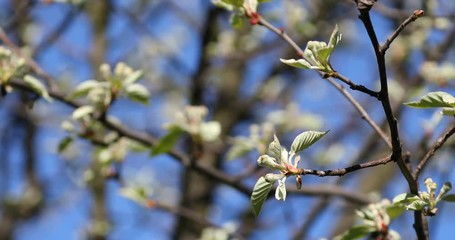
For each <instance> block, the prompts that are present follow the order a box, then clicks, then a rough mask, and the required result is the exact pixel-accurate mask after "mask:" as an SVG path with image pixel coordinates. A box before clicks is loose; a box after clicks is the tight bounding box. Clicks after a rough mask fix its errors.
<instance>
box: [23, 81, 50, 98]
mask: <svg viewBox="0 0 455 240" xmlns="http://www.w3.org/2000/svg"><path fill="white" fill-rule="evenodd" d="M24 82H25V83H26V84H27V85H28V86H29V87H30V88H32V90H33V91H34V92H36V93H37V94H38V95H40V96H41V97H43V98H44V99H46V101H48V102H52V98H51V97H50V96H49V93H48V92H47V89H46V87H45V86H44V84H43V83H41V82H40V80H38V79H37V78H35V77H33V76H32V75H25V77H24Z"/></svg>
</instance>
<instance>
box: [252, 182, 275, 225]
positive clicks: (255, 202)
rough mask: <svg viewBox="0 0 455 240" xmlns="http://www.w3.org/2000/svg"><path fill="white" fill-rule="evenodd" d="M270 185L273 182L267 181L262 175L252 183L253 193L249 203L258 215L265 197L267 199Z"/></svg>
mask: <svg viewBox="0 0 455 240" xmlns="http://www.w3.org/2000/svg"><path fill="white" fill-rule="evenodd" d="M272 185H273V183H271V182H268V181H267V180H266V179H265V178H264V177H260V178H259V179H258V181H257V182H256V184H255V185H254V188H253V193H252V194H251V205H252V206H253V212H254V214H256V216H259V213H260V212H261V209H262V205H263V204H264V201H265V199H267V195H268V194H269V192H270V189H272Z"/></svg>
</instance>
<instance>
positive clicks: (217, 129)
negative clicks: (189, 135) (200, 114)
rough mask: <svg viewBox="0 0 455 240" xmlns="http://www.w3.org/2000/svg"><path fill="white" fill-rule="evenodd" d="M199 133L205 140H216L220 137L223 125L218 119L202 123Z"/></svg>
mask: <svg viewBox="0 0 455 240" xmlns="http://www.w3.org/2000/svg"><path fill="white" fill-rule="evenodd" d="M199 134H200V135H201V139H202V141H204V142H212V141H215V140H217V139H218V138H219V137H220V134H221V125H220V123H219V122H216V121H210V122H204V123H201V126H200V132H199Z"/></svg>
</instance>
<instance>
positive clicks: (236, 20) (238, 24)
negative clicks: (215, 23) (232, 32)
mask: <svg viewBox="0 0 455 240" xmlns="http://www.w3.org/2000/svg"><path fill="white" fill-rule="evenodd" d="M244 19H245V17H244V15H243V14H241V13H237V12H235V13H233V14H231V17H230V18H229V23H230V24H231V26H232V27H234V28H242V27H243V23H244Z"/></svg>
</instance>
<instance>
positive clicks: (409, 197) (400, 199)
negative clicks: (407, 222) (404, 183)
mask: <svg viewBox="0 0 455 240" xmlns="http://www.w3.org/2000/svg"><path fill="white" fill-rule="evenodd" d="M416 200H420V198H419V196H417V195H414V194H410V193H402V194H399V195H397V196H396V197H394V198H393V200H392V202H393V203H394V204H396V203H404V204H407V203H410V202H413V201H416Z"/></svg>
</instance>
